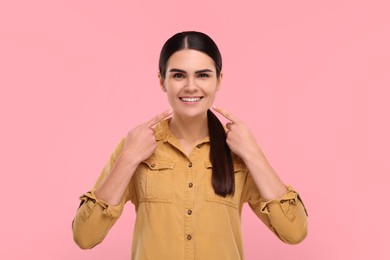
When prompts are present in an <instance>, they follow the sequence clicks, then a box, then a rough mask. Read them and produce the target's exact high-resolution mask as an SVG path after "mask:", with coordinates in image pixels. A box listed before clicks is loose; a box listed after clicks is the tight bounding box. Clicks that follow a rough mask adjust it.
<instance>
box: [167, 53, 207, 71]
mask: <svg viewBox="0 0 390 260" xmlns="http://www.w3.org/2000/svg"><path fill="white" fill-rule="evenodd" d="M167 67H168V71H169V69H171V68H176V69H182V70H185V71H195V70H201V69H211V70H215V65H214V61H213V59H212V58H210V56H208V55H207V54H205V53H203V52H201V51H197V50H188V49H187V50H180V51H177V52H175V53H174V54H172V56H171V57H170V58H169V59H168V62H167Z"/></svg>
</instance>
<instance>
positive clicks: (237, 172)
mask: <svg viewBox="0 0 390 260" xmlns="http://www.w3.org/2000/svg"><path fill="white" fill-rule="evenodd" d="M233 167H234V182H235V186H234V195H233V196H232V195H227V196H226V197H223V196H221V195H218V194H216V193H215V191H214V188H213V186H212V182H211V177H212V170H213V166H212V164H211V162H210V161H205V200H206V201H208V202H216V203H221V204H224V205H227V206H230V207H233V208H239V206H240V202H241V195H242V191H243V188H244V183H245V178H246V175H247V168H246V166H245V164H244V163H233Z"/></svg>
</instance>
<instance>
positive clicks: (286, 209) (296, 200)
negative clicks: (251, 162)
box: [244, 174, 308, 244]
mask: <svg viewBox="0 0 390 260" xmlns="http://www.w3.org/2000/svg"><path fill="white" fill-rule="evenodd" d="M245 186H246V187H245V194H244V196H246V198H245V199H244V200H246V201H247V202H248V204H249V206H250V207H251V209H252V211H253V212H254V213H255V214H256V215H257V216H258V217H259V219H261V220H262V221H263V222H264V224H265V225H266V226H267V227H268V228H269V229H270V230H271V231H272V232H273V233H275V235H277V236H278V237H279V239H280V240H282V241H283V242H285V243H288V244H297V243H299V242H301V241H302V240H304V239H305V237H306V236H307V216H308V214H307V211H306V208H305V206H304V204H303V202H302V199H301V197H300V195H299V194H298V192H297V191H296V190H294V188H293V187H292V186H287V187H286V188H287V189H286V190H287V191H286V193H285V194H283V195H282V196H281V197H279V198H275V199H272V200H268V201H267V200H264V199H263V198H261V196H260V194H259V192H258V190H257V187H256V185H255V184H254V181H253V179H252V177H251V176H250V174H249V175H248V178H247V181H246V185H245Z"/></svg>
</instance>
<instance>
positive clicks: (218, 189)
mask: <svg viewBox="0 0 390 260" xmlns="http://www.w3.org/2000/svg"><path fill="white" fill-rule="evenodd" d="M207 122H208V127H209V136H210V161H211V164H212V166H213V170H212V185H213V188H214V191H215V193H216V194H218V195H221V196H223V197H226V195H233V194H234V169H233V160H232V154H231V152H230V148H229V146H228V145H227V143H226V132H225V129H224V127H223V125H222V123H221V121H219V119H218V118H217V117H216V116H215V115H214V113H213V112H211V110H210V109H209V110H207Z"/></svg>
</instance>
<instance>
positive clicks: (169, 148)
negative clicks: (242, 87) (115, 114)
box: [72, 31, 307, 260]
mask: <svg viewBox="0 0 390 260" xmlns="http://www.w3.org/2000/svg"><path fill="white" fill-rule="evenodd" d="M159 69H160V70H159V74H158V77H159V83H160V86H161V88H162V90H163V91H164V92H166V94H167V98H168V100H169V104H170V106H171V107H172V109H171V111H166V112H163V113H161V114H159V115H157V116H155V117H154V118H152V119H151V120H149V121H148V122H146V123H144V124H142V125H139V126H136V127H135V128H133V129H132V130H131V131H129V132H128V134H127V136H126V137H123V138H122V139H121V140H120V142H119V144H118V145H117V146H116V147H115V149H114V151H113V153H112V155H111V157H110V159H109V160H108V162H107V164H106V165H105V167H104V168H103V170H102V172H101V174H100V177H99V178H98V180H97V182H96V183H95V185H94V187H93V188H92V189H91V190H90V191H88V192H86V193H85V194H83V195H82V196H81V200H82V202H81V204H80V207H79V209H78V211H77V213H76V216H75V218H74V220H73V224H72V226H73V235H74V240H75V241H76V243H77V244H78V245H79V246H80V247H81V248H84V249H86V248H92V247H94V246H95V245H97V244H99V243H100V242H102V241H103V239H104V237H105V236H106V234H107V232H108V231H109V230H110V228H111V227H112V226H113V225H114V223H115V222H116V220H117V219H118V218H119V217H120V215H121V213H122V210H123V207H124V205H125V203H126V202H128V201H131V202H132V203H133V204H134V206H135V209H136V212H137V218H136V223H135V227H134V235H133V247H132V259H134V260H137V259H142V260H144V259H172V260H175V259H202V260H203V259H232V260H233V259H234V260H236V259H244V255H243V247H242V237H241V228H240V225H241V224H240V223H241V210H242V206H243V203H248V204H249V206H250V207H251V209H252V210H253V212H254V213H255V214H256V215H257V216H258V218H259V219H260V220H261V221H262V222H264V224H265V225H267V227H269V229H270V230H271V231H272V232H274V233H275V234H276V235H277V236H278V237H279V238H280V239H281V240H282V241H284V242H286V243H290V244H295V243H299V242H300V241H302V240H303V239H304V238H305V237H306V234H307V219H306V217H307V213H306V210H305V207H304V205H303V203H302V201H301V199H300V196H299V195H298V193H297V192H296V191H295V190H294V189H293V188H292V187H291V186H287V185H285V184H284V183H283V182H282V181H281V180H280V178H279V177H278V175H277V174H276V172H275V171H274V170H273V168H272V167H271V165H270V164H269V163H268V160H267V159H266V157H265V155H264V154H263V152H262V150H261V148H260V147H259V146H258V144H257V143H256V140H255V138H254V137H253V135H252V133H251V132H250V130H249V129H248V128H247V127H246V125H244V124H243V123H242V122H241V121H240V120H239V119H238V118H236V117H235V116H234V115H233V114H231V113H230V112H227V111H226V110H224V109H222V108H219V107H216V106H213V103H214V99H215V95H216V93H217V91H218V90H219V89H220V86H221V81H222V58H221V54H220V52H219V50H218V47H217V45H216V44H215V43H214V41H213V40H212V39H211V38H210V37H209V36H207V35H206V34H204V33H200V32H193V31H190V32H181V33H178V34H175V35H174V36H172V37H171V38H170V39H169V40H168V41H167V42H166V43H165V44H164V46H163V48H162V50H161V54H160V63H159ZM210 108H213V109H214V111H216V112H217V113H219V114H221V115H222V116H224V117H225V118H227V119H228V120H229V123H228V124H227V125H226V127H224V126H223V125H222V124H221V122H220V121H219V119H218V118H217V117H216V116H215V114H214V113H213V112H212V111H211V110H210Z"/></svg>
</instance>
